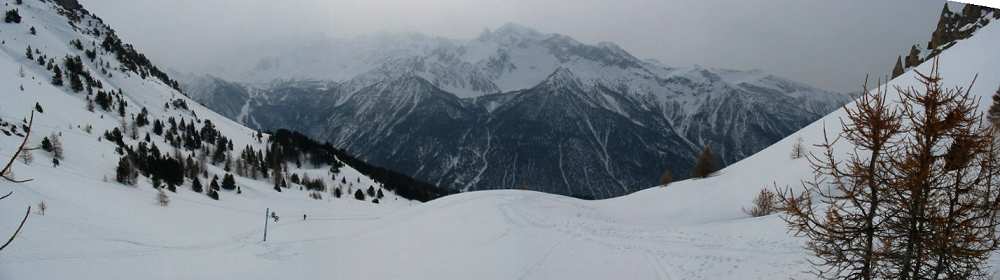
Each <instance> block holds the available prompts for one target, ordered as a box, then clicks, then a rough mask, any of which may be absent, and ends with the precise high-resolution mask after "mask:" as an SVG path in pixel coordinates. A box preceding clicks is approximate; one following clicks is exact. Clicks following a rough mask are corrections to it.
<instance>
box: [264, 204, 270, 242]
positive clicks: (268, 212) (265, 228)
mask: <svg viewBox="0 0 1000 280" xmlns="http://www.w3.org/2000/svg"><path fill="white" fill-rule="evenodd" d="M270 214H271V208H267V210H264V242H267V215H270Z"/></svg>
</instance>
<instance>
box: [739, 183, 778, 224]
mask: <svg viewBox="0 0 1000 280" xmlns="http://www.w3.org/2000/svg"><path fill="white" fill-rule="evenodd" d="M777 210H778V196H777V194H775V193H774V192H773V191H771V190H769V189H766V188H765V189H761V190H760V192H758V193H757V195H756V196H754V197H753V206H751V207H750V209H746V208H744V209H743V212H745V213H747V215H750V216H752V217H763V216H767V215H771V214H774V213H775V212H777Z"/></svg>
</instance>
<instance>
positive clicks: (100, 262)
mask: <svg viewBox="0 0 1000 280" xmlns="http://www.w3.org/2000/svg"><path fill="white" fill-rule="evenodd" d="M18 2H19V1H18ZM2 3H3V7H4V8H3V10H5V11H6V10H12V9H17V10H18V14H19V15H20V16H21V18H22V19H21V22H20V23H0V39H2V41H3V42H2V45H0V69H2V71H0V72H2V73H0V85H2V87H3V89H2V90H0V100H3V101H2V102H0V123H4V124H5V125H0V158H3V159H4V161H5V163H6V159H8V158H10V156H11V155H12V154H13V153H14V151H15V150H16V148H17V146H18V144H20V141H21V139H22V136H23V135H24V132H25V131H24V129H23V128H22V127H23V125H25V123H24V122H25V121H26V119H27V118H28V116H29V115H30V113H31V111H32V110H36V104H37V108H39V109H37V110H36V112H35V113H34V124H33V126H32V129H31V134H30V138H29V146H30V147H38V146H39V145H40V143H41V141H42V138H43V137H48V138H54V137H53V135H55V136H56V137H58V138H59V139H60V140H61V143H62V147H63V149H64V151H65V154H64V158H63V159H62V160H61V162H60V164H59V166H58V167H56V166H54V164H53V163H52V159H53V154H52V153H49V152H45V151H43V150H34V151H31V154H32V156H33V160H32V161H31V162H30V163H25V162H24V161H22V160H21V159H18V160H17V162H16V163H15V164H14V166H13V169H12V170H13V172H12V173H13V176H14V177H16V178H19V179H33V181H30V182H27V183H23V184H13V183H9V182H7V181H2V182H0V192H3V194H0V195H5V194H7V193H8V192H13V194H12V195H11V196H10V197H8V198H7V199H4V200H2V201H0V232H3V233H2V234H0V235H4V236H5V241H6V236H9V234H11V233H13V231H14V229H15V228H16V227H17V222H19V221H20V217H21V215H23V213H24V211H25V208H26V207H27V206H32V207H33V208H32V214H31V215H30V216H29V218H28V222H27V223H26V225H25V226H24V230H23V231H22V232H21V234H20V235H18V237H17V239H16V240H14V242H13V243H11V245H10V247H7V248H6V249H4V250H3V252H2V253H0V279H64V278H69V277H72V278H81V279H98V278H104V279H108V278H112V279H113V278H118V279H122V278H136V277H139V276H138V275H139V273H151V274H152V275H154V277H155V276H157V275H166V274H162V273H159V272H157V269H154V270H149V269H150V267H149V266H146V265H154V266H157V267H161V268H163V269H164V271H172V270H173V269H172V268H171V269H167V267H178V268H180V267H186V266H192V265H193V266H201V267H202V269H197V268H192V269H195V270H193V271H199V270H201V272H198V273H197V274H199V275H207V274H205V273H206V272H205V271H207V269H208V268H210V267H211V266H214V265H215V264H216V263H218V264H225V263H230V262H232V261H233V260H229V259H227V258H225V257H219V258H216V259H215V260H214V261H213V262H204V263H194V262H192V263H184V261H183V260H185V259H187V258H185V257H177V258H167V257H164V256H163V255H161V256H159V257H157V258H159V261H149V260H148V259H146V260H142V257H141V256H150V255H149V253H151V252H152V251H153V250H156V249H155V248H168V247H171V248H175V249H180V248H187V249H194V250H198V249H196V248H201V249H204V250H212V249H222V248H229V249H233V248H236V247H234V246H231V245H227V243H230V242H232V241H237V240H241V239H242V240H257V239H258V238H259V234H258V230H257V229H258V228H262V227H263V225H264V215H265V214H264V213H265V212H264V211H265V209H266V208H268V207H269V208H270V209H272V210H274V211H276V212H277V213H278V214H279V215H280V217H281V218H282V219H281V222H280V223H276V224H272V227H274V231H275V232H280V231H281V230H282V228H288V227H295V225H296V224H300V223H301V222H296V221H301V219H302V215H306V214H308V215H309V219H310V220H315V221H317V223H337V221H340V220H351V221H358V223H365V222H366V221H370V220H372V218H371V217H373V216H376V215H379V214H380V213H389V212H393V211H397V210H399V209H404V208H408V206H409V205H413V204H416V202H411V201H410V200H407V199H403V198H401V197H398V196H397V195H395V194H394V193H392V192H391V191H388V190H385V192H384V194H385V197H383V198H382V199H381V201H380V202H379V203H378V204H375V203H373V202H372V198H371V197H366V198H365V199H364V200H357V199H355V198H354V196H353V195H347V194H345V195H344V196H343V197H342V198H334V197H333V195H331V193H330V192H324V193H321V195H322V199H313V198H310V197H309V195H310V193H311V192H308V191H301V190H300V189H299V188H300V186H299V185H298V184H294V183H289V185H290V188H288V189H285V191H283V192H280V193H279V192H276V191H275V190H274V189H273V185H272V184H271V183H270V181H268V180H267V179H258V180H254V179H251V178H245V177H239V176H237V178H236V185H237V186H239V188H240V193H237V192H236V191H227V190H221V191H220V196H221V198H220V200H213V199H211V198H209V197H208V196H206V195H205V194H204V193H198V192H194V191H192V190H191V187H190V182H191V181H190V180H186V181H185V182H184V184H183V185H181V186H178V187H177V189H178V190H177V192H176V193H175V192H169V191H167V192H166V193H167V196H168V197H169V200H170V204H169V206H168V207H161V206H159V205H158V204H157V199H156V195H157V193H158V191H157V190H155V189H154V188H152V187H151V183H150V180H149V178H148V177H145V176H139V178H138V182H137V184H136V185H134V186H126V185H123V184H119V183H117V182H115V179H116V176H115V175H116V174H115V168H116V166H117V165H118V163H119V159H120V158H121V155H120V154H119V153H118V151H116V144H115V143H114V142H112V141H109V140H108V139H107V138H105V137H104V136H103V135H104V133H105V132H106V131H110V130H113V129H115V128H121V123H122V122H125V123H131V122H132V121H133V120H134V119H135V117H136V116H137V115H138V114H139V113H140V111H141V110H142V109H144V108H145V109H147V110H148V119H149V120H150V121H154V120H159V121H163V122H167V120H168V119H169V118H173V119H174V120H177V121H178V122H181V121H184V122H188V123H192V124H194V123H197V125H198V127H201V126H202V124H205V123H207V122H208V121H211V122H212V123H213V124H214V126H215V128H216V129H217V130H218V132H219V133H221V135H223V136H226V137H227V138H228V139H229V140H231V141H232V145H233V146H235V147H236V149H235V151H240V148H242V147H247V146H249V147H254V149H257V150H264V149H266V148H267V146H268V142H267V139H268V138H269V137H270V136H267V135H264V138H262V139H258V138H257V137H256V135H257V133H258V132H257V131H255V130H252V129H248V128H246V127H244V126H242V125H240V124H238V123H235V122H233V121H230V120H228V119H227V118H225V117H223V116H221V115H219V114H216V113H215V112H213V111H211V110H209V109H207V108H205V107H202V106H200V105H198V104H197V103H196V102H194V101H192V100H190V99H188V98H187V97H186V96H184V95H183V94H181V93H180V92H178V91H177V90H175V89H174V88H173V87H172V86H170V85H169V84H170V83H169V81H171V80H169V79H168V78H164V79H161V78H159V77H156V76H155V75H156V74H155V71H154V69H155V66H151V65H145V64H143V63H141V62H139V63H135V64H132V65H130V64H128V63H127V62H135V61H139V60H134V58H136V56H131V57H125V56H128V55H133V54H137V53H134V52H133V53H130V54H128V55H122V53H123V52H120V51H117V50H116V48H117V47H118V46H113V47H112V48H110V50H109V49H106V48H104V47H103V46H102V43H103V42H104V39H105V38H107V36H112V34H113V30H111V29H110V27H107V26H105V25H104V24H103V23H101V21H100V19H98V18H97V17H95V16H92V15H89V14H88V13H87V12H86V11H85V10H82V9H66V8H63V5H69V6H72V4H73V3H74V1H66V0H63V1H60V2H59V3H56V2H52V1H24V3H23V4H20V5H17V4H15V1H14V0H10V1H7V0H3V1H2ZM32 30H34V31H32ZM33 33H34V34H33ZM74 40H79V41H80V42H81V44H80V46H79V47H77V46H74V44H72V43H71V42H72V41H74ZM28 46H30V47H31V50H32V51H31V53H32V56H33V57H34V58H35V59H37V58H38V57H40V56H43V55H44V56H45V57H47V58H52V59H53V60H54V62H53V66H58V67H60V68H63V69H66V68H65V67H64V64H63V58H64V57H67V56H80V57H83V58H82V62H83V69H84V70H85V71H86V72H88V73H90V76H91V77H92V78H93V79H94V80H93V82H91V83H84V84H85V85H90V86H87V87H90V89H92V90H93V92H92V93H88V89H82V90H81V91H79V92H77V91H74V90H73V89H72V86H71V84H72V82H71V77H70V76H69V75H70V74H69V73H70V72H69V71H68V70H67V71H65V72H62V73H64V74H63V77H64V84H65V85H64V86H55V85H53V84H52V83H51V78H52V77H53V73H54V72H53V71H51V70H49V69H47V67H46V66H45V65H40V64H39V63H37V62H36V61H35V60H34V59H29V58H27V54H26V50H27V49H28ZM35 49H37V51H35ZM91 51H93V57H94V58H93V59H91V58H89V57H88V56H89V55H88V54H87V53H88V52H91ZM123 57H125V58H124V59H123ZM43 62H45V63H46V64H47V63H48V62H47V61H43ZM131 66H134V67H135V68H131ZM80 77H83V76H80ZM164 77H165V76H164ZM84 81H86V80H85V79H84ZM91 86H92V87H91ZM119 90H120V91H121V92H123V93H124V94H121V95H117V94H112V95H113V96H115V97H114V98H113V99H114V104H113V105H112V107H111V108H110V110H107V111H105V110H103V109H102V108H101V107H100V106H96V108H93V111H91V110H88V108H87V107H88V106H87V104H88V100H93V99H95V98H96V97H95V96H96V95H97V94H96V93H97V92H99V91H104V92H118V91H119ZM119 96H120V97H121V101H122V102H123V103H125V104H127V106H126V107H125V108H124V113H125V115H126V117H124V120H123V117H121V116H120V115H119V111H118V110H117V108H118V103H117V102H118V100H117V99H116V98H117V97H119ZM165 104H169V106H165ZM178 104H185V105H186V108H183V107H182V106H178ZM151 126H152V125H146V126H143V127H138V128H137V129H138V131H137V133H136V134H137V135H139V137H138V138H137V139H132V138H129V137H125V139H124V142H125V143H126V145H128V146H133V147H134V146H135V145H136V144H137V143H139V142H144V141H145V140H143V136H145V135H147V134H149V135H152V137H150V136H146V137H150V140H149V143H150V144H151V145H156V146H157V147H158V148H159V149H160V150H162V151H164V154H165V155H166V154H173V153H180V154H181V155H182V156H187V155H192V154H193V153H191V152H189V151H188V150H186V149H177V148H172V147H171V145H170V144H169V143H168V141H166V138H165V137H161V136H159V135H157V134H155V133H153V132H152V131H153V128H151ZM131 129H132V128H130V130H131ZM287 172H288V174H298V175H300V176H304V175H308V176H310V177H311V178H316V179H322V180H324V182H325V183H326V184H327V186H330V187H331V188H330V189H331V190H332V189H333V188H335V187H337V186H341V187H342V191H343V192H345V193H350V194H353V192H354V191H355V190H359V189H367V188H369V187H370V186H374V187H375V188H376V189H382V184H380V183H378V182H376V181H375V180H373V179H371V178H370V177H368V176H366V175H364V174H362V173H361V172H359V171H358V170H356V169H355V168H354V167H352V166H345V167H343V168H341V169H340V171H339V173H338V174H331V173H330V171H329V166H313V165H311V164H308V163H306V164H303V165H302V166H301V167H296V166H295V165H294V164H291V166H290V167H289V168H288V170H287ZM227 173H228V172H227V171H224V170H223V168H222V166H221V165H220V166H208V167H207V173H206V174H207V175H203V176H204V177H202V176H199V177H201V181H202V182H204V183H203V184H204V185H205V188H208V183H209V181H210V180H211V179H209V178H211V177H213V176H219V177H220V178H221V177H223V175H224V174H227ZM41 202H44V204H45V205H46V206H47V207H46V208H47V210H46V211H45V213H44V215H41V213H40V212H38V210H39V209H38V208H39V207H38V206H37V205H38V204H39V203H41ZM324 221H325V222H324ZM286 225H287V226H286ZM275 234H276V235H277V233H275ZM166 260H171V262H165V261H166ZM142 263H145V265H144V264H142ZM112 268H113V269H112ZM184 269H188V268H184ZM130 272H131V273H136V274H134V275H133V276H125V275H126V274H120V273H130ZM219 272H220V273H222V272H223V271H219Z"/></svg>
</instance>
